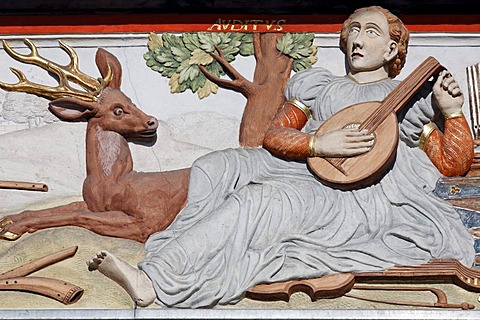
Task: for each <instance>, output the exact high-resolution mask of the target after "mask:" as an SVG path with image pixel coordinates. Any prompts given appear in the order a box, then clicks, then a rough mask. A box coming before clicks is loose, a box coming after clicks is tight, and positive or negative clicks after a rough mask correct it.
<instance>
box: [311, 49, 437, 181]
mask: <svg viewBox="0 0 480 320" xmlns="http://www.w3.org/2000/svg"><path fill="white" fill-rule="evenodd" d="M442 69H443V67H442V66H441V65H440V63H439V62H438V61H437V60H436V59H435V58H433V57H428V58H427V59H426V60H425V61H424V62H422V63H421V64H420V65H419V66H418V67H417V68H416V69H415V70H414V71H413V72H412V73H411V74H410V75H409V76H408V77H407V78H406V79H405V80H403V81H402V82H401V83H400V84H399V85H398V86H397V87H396V88H395V89H394V90H393V91H392V92H391V93H390V94H389V95H388V96H387V97H386V98H385V99H384V100H383V101H381V102H380V101H370V102H364V103H359V104H355V105H352V106H350V107H347V108H345V109H342V110H340V111H339V112H337V113H335V114H334V115H333V116H332V117H331V118H330V119H328V120H327V121H325V122H324V123H323V124H322V125H321V126H320V128H319V129H318V130H317V132H316V133H315V134H316V135H317V136H319V135H322V134H324V133H327V132H330V131H333V130H338V129H341V128H358V129H359V130H363V129H367V130H368V133H373V134H374V135H375V142H374V145H373V146H372V149H371V150H370V151H368V152H366V153H364V154H361V155H358V156H354V157H347V158H322V157H310V158H308V159H307V162H308V165H309V167H310V169H311V171H313V173H314V174H315V175H317V176H318V178H319V179H320V180H321V181H323V182H324V183H325V184H327V185H329V186H332V187H334V188H338V189H343V190H351V189H356V188H362V187H366V186H369V185H371V184H373V183H375V182H376V181H378V180H379V179H380V178H381V177H382V176H383V174H384V173H385V171H386V170H387V169H388V168H389V166H390V165H391V163H392V161H393V160H394V158H395V154H396V150H397V144H398V120H397V116H396V112H398V111H399V110H400V109H401V108H403V107H404V106H405V105H406V104H407V103H408V101H409V100H410V99H411V98H412V97H413V95H414V94H415V93H416V92H417V91H418V90H419V89H420V87H421V86H422V85H423V84H424V83H425V82H426V81H427V80H428V79H429V78H430V77H432V76H433V75H435V74H437V73H438V72H439V71H441V70H442Z"/></svg>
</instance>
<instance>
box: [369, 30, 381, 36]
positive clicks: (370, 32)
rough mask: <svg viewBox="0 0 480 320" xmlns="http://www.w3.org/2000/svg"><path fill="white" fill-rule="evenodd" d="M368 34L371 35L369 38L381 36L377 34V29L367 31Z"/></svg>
mask: <svg viewBox="0 0 480 320" xmlns="http://www.w3.org/2000/svg"><path fill="white" fill-rule="evenodd" d="M366 33H367V34H368V35H369V36H379V35H380V34H379V33H378V32H377V30H375V29H367V31H366Z"/></svg>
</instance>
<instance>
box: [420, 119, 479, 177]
mask: <svg viewBox="0 0 480 320" xmlns="http://www.w3.org/2000/svg"><path fill="white" fill-rule="evenodd" d="M424 133H425V130H424ZM422 135H423V134H422ZM473 147H474V146H473V139H472V134H471V132H470V128H469V126H468V123H467V120H466V119H465V117H463V116H460V117H455V118H451V119H447V120H445V132H444V133H443V134H442V132H441V131H440V130H438V129H437V128H436V127H432V128H431V129H430V133H429V134H428V136H427V137H426V142H425V146H424V149H423V150H424V151H425V152H426V154H427V155H428V157H429V158H430V160H431V161H432V163H433V164H434V165H435V166H436V167H437V168H438V170H439V171H440V173H441V174H443V175H444V176H450V177H451V176H460V175H463V174H465V173H467V171H468V170H469V169H470V167H471V165H472V163H473V156H474V150H473Z"/></svg>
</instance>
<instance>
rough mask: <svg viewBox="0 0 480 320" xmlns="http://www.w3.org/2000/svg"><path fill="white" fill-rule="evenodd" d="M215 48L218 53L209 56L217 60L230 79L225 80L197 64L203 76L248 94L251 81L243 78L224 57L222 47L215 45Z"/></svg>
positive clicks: (222, 85)
mask: <svg viewBox="0 0 480 320" xmlns="http://www.w3.org/2000/svg"><path fill="white" fill-rule="evenodd" d="M215 48H216V49H217V52H218V55H216V54H214V53H210V56H212V58H213V59H215V61H217V62H218V63H219V64H220V65H221V66H222V68H223V70H224V71H225V73H226V74H227V75H228V76H229V77H230V79H232V80H231V81H230V80H225V79H221V78H219V77H217V76H215V75H213V74H211V73H210V72H209V71H208V70H207V68H206V67H205V66H202V65H198V68H199V69H200V71H201V72H202V73H203V74H204V75H205V77H206V78H207V79H208V80H210V81H212V82H213V83H216V84H217V85H219V86H221V87H223V88H227V89H232V90H235V91H238V92H240V93H242V94H243V95H244V96H247V95H248V92H249V91H250V90H249V89H251V87H252V83H251V82H250V81H248V80H247V79H245V77H243V76H242V75H241V74H240V72H238V71H237V70H236V69H235V68H234V67H233V66H232V65H231V64H230V63H229V62H228V61H227V60H226V59H225V56H224V55H223V51H222V49H220V48H219V47H215Z"/></svg>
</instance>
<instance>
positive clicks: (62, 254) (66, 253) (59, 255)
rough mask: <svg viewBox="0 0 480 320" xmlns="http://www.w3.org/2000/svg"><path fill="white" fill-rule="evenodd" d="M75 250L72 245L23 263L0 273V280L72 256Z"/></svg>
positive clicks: (22, 275) (20, 275) (21, 275)
mask: <svg viewBox="0 0 480 320" xmlns="http://www.w3.org/2000/svg"><path fill="white" fill-rule="evenodd" d="M77 250H78V246H74V247H70V248H67V249H65V250H62V251H58V252H56V253H52V254H49V255H48V256H45V257H42V258H40V259H37V260H34V261H32V262H29V263H27V264H24V265H23V266H20V267H18V268H15V269H12V270H10V271H7V272H4V273H2V274H0V280H3V279H8V278H16V277H24V276H27V275H29V274H31V273H33V272H35V271H38V270H40V269H43V268H45V267H47V266H49V265H52V264H54V263H57V262H59V261H62V260H65V259H67V258H70V257H73V256H74V255H75V253H76V252H77Z"/></svg>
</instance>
